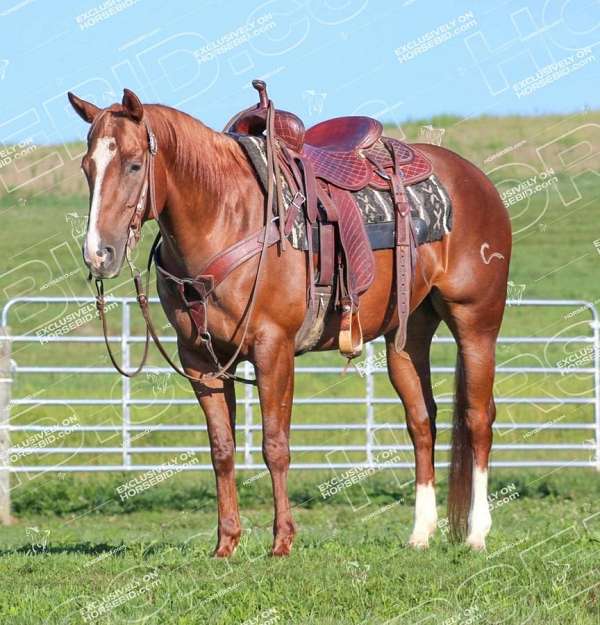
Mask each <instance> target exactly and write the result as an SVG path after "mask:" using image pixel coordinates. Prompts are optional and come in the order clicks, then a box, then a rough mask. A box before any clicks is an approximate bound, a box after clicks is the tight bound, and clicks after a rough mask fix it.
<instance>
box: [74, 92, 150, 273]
mask: <svg viewBox="0 0 600 625" xmlns="http://www.w3.org/2000/svg"><path fill="white" fill-rule="evenodd" d="M68 96H69V101H70V102H71V105H72V106H73V108H74V109H75V111H76V112H77V114H78V115H79V116H80V117H81V118H82V119H83V120H84V121H86V122H88V123H89V124H91V127H90V130H89V133H88V136H87V152H86V153H85V155H84V157H83V160H82V163H81V168H82V170H83V172H84V174H85V177H86V179H87V182H88V186H89V190H90V206H89V216H88V224H87V231H86V235H85V242H84V245H83V259H84V261H85V264H86V265H87V266H88V267H89V269H90V271H91V273H92V275H93V276H94V277H96V278H114V277H115V276H117V275H118V274H119V272H120V271H121V267H122V266H123V262H124V260H125V257H126V254H127V253H128V252H129V251H131V250H132V249H133V247H134V246H135V245H136V244H137V241H138V240H139V231H140V228H141V223H142V220H143V219H144V218H145V217H147V216H148V215H146V213H147V212H148V209H147V204H148V196H149V194H151V193H152V189H150V193H149V186H150V185H151V172H152V166H151V162H150V161H151V159H152V156H153V154H154V152H155V149H156V143H155V140H154V135H153V134H152V131H151V130H150V127H149V125H148V122H147V119H146V118H145V116H144V107H143V105H142V103H141V101H140V99H139V98H138V97H137V96H136V95H135V94H134V93H133V92H132V91H129V89H125V90H124V92H123V100H122V103H121V104H120V105H119V104H113V105H112V106H110V107H108V108H105V109H101V108H99V107H97V106H95V105H94V104H92V103H91V102H86V101H85V100H82V99H81V98H78V97H77V96H76V95H74V94H72V93H69V94H68Z"/></svg>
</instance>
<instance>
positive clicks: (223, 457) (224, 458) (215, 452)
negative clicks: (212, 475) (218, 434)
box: [210, 441, 235, 473]
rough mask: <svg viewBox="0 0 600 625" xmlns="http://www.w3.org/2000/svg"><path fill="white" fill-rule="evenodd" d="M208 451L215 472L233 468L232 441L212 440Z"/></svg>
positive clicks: (223, 471)
mask: <svg viewBox="0 0 600 625" xmlns="http://www.w3.org/2000/svg"><path fill="white" fill-rule="evenodd" d="M210 453H211V458H212V462H213V467H214V468H215V471H216V472H217V473H227V472H229V471H232V470H233V467H234V454H235V447H234V444H233V441H213V442H212V444H211V449H210Z"/></svg>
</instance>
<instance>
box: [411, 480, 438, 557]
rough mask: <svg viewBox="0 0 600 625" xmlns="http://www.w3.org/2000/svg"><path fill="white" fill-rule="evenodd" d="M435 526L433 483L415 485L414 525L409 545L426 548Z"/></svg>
mask: <svg viewBox="0 0 600 625" xmlns="http://www.w3.org/2000/svg"><path fill="white" fill-rule="evenodd" d="M436 525H437V508H436V505H435V488H434V486H433V482H427V483H426V484H417V494H416V500H415V525H414V527H413V531H412V534H411V536H410V540H409V544H410V545H412V546H413V547H427V544H428V542H429V537H430V536H431V535H432V534H433V532H434V531H435V528H436Z"/></svg>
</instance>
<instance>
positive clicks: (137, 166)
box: [129, 163, 142, 171]
mask: <svg viewBox="0 0 600 625" xmlns="http://www.w3.org/2000/svg"><path fill="white" fill-rule="evenodd" d="M141 168H142V165H141V163H131V165H129V171H140V169H141Z"/></svg>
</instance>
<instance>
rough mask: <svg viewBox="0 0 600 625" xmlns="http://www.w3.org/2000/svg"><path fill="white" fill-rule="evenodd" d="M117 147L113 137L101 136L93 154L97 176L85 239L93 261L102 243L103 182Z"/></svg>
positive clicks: (88, 252) (88, 253) (88, 255)
mask: <svg viewBox="0 0 600 625" xmlns="http://www.w3.org/2000/svg"><path fill="white" fill-rule="evenodd" d="M111 148H112V149H111ZM115 148H116V143H115V140H114V138H113V137H100V138H99V139H98V140H97V142H96V147H95V149H94V152H93V153H92V155H91V159H92V160H93V161H94V164H95V165H96V178H95V180H94V189H93V192H92V206H91V208H90V220H89V224H88V231H87V236H86V239H85V247H86V250H87V257H88V259H89V260H90V261H91V262H92V263H95V261H96V259H97V256H96V252H97V251H98V250H99V249H100V243H101V241H100V233H99V231H98V219H99V217H100V208H101V206H102V182H103V180H104V174H105V173H106V169H107V167H108V165H109V163H110V161H111V160H112V159H113V158H114V156H115V154H116V153H117V151H116V149H115Z"/></svg>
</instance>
